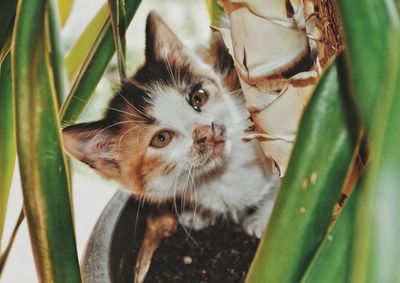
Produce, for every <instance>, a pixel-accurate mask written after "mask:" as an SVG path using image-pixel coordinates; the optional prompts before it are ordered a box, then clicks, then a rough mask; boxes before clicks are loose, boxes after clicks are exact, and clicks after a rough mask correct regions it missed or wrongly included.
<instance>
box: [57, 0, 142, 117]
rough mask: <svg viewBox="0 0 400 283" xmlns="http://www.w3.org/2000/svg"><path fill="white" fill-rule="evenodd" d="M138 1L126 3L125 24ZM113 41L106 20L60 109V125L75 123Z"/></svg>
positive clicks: (108, 57)
mask: <svg viewBox="0 0 400 283" xmlns="http://www.w3.org/2000/svg"><path fill="white" fill-rule="evenodd" d="M140 2H141V1H140V0H130V1H127V2H126V22H127V25H128V24H129V23H130V22H131V20H132V18H133V16H134V14H135V12H136V10H137V8H138V7H139V4H140ZM114 52H115V47H114V39H113V32H112V27H111V21H110V19H108V20H107V22H106V23H105V25H104V26H103V27H102V29H101V31H100V32H99V34H98V37H97V39H96V42H95V43H94V45H93V47H92V48H91V50H90V52H89V53H88V55H87V57H86V59H85V61H84V64H83V65H82V67H81V69H80V71H79V74H78V75H77V78H76V79H75V81H74V83H73V86H72V88H71V91H70V93H69V94H68V97H67V99H66V101H65V102H64V104H63V106H62V107H61V113H60V116H61V121H62V123H63V124H64V123H71V122H75V121H76V120H77V119H78V118H79V115H80V114H81V113H82V111H83V110H84V109H85V107H86V105H87V104H88V102H89V100H90V98H91V96H92V93H93V91H94V90H95V88H96V86H97V84H98V82H99V81H100V79H101V77H102V75H103V74H104V72H105V70H106V68H107V66H108V64H109V62H110V60H111V58H112V56H113V55H114Z"/></svg>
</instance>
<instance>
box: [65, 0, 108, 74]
mask: <svg viewBox="0 0 400 283" xmlns="http://www.w3.org/2000/svg"><path fill="white" fill-rule="evenodd" d="M109 15H110V13H109V8H108V5H104V6H103V7H102V8H101V10H100V11H99V12H98V13H97V14H96V16H95V17H94V18H93V20H92V21H91V22H90V23H89V25H88V26H87V27H86V29H85V30H84V31H83V33H82V34H81V35H80V36H79V38H78V40H77V41H76V42H75V43H74V45H73V46H72V47H71V49H70V50H69V51H68V53H67V55H66V57H65V61H64V62H65V66H66V68H67V76H68V80H69V81H70V82H73V80H74V79H75V77H76V75H77V74H78V71H79V68H80V67H81V65H82V64H83V63H84V61H85V58H86V57H87V56H88V53H89V51H90V50H91V49H92V47H93V45H94V44H95V42H96V40H97V38H98V37H99V34H100V31H101V30H102V29H103V27H104V25H105V24H106V23H107V21H108V17H109Z"/></svg>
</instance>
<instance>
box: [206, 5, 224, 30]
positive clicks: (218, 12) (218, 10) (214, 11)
mask: <svg viewBox="0 0 400 283" xmlns="http://www.w3.org/2000/svg"><path fill="white" fill-rule="evenodd" d="M205 1H206V5H207V10H208V15H209V16H210V20H211V25H213V26H218V25H219V24H220V22H221V17H222V15H223V14H224V9H223V8H222V7H221V5H219V4H218V0H205Z"/></svg>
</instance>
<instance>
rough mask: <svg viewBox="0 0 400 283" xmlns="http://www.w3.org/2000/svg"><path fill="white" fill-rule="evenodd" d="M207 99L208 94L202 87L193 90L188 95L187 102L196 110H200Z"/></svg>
mask: <svg viewBox="0 0 400 283" xmlns="http://www.w3.org/2000/svg"><path fill="white" fill-rule="evenodd" d="M207 100H208V94H207V92H205V91H204V90H202V89H197V90H195V91H193V92H192V93H191V94H190V96H189V104H190V105H191V106H192V107H193V109H194V110H196V111H198V112H200V111H201V107H202V106H203V105H204V104H206V102H207Z"/></svg>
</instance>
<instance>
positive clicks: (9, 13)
mask: <svg viewBox="0 0 400 283" xmlns="http://www.w3.org/2000/svg"><path fill="white" fill-rule="evenodd" d="M17 3H18V0H3V1H0V64H1V62H3V60H4V58H5V57H6V55H7V53H8V50H10V47H11V34H12V29H13V22H14V17H15V11H16V9H17Z"/></svg>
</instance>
